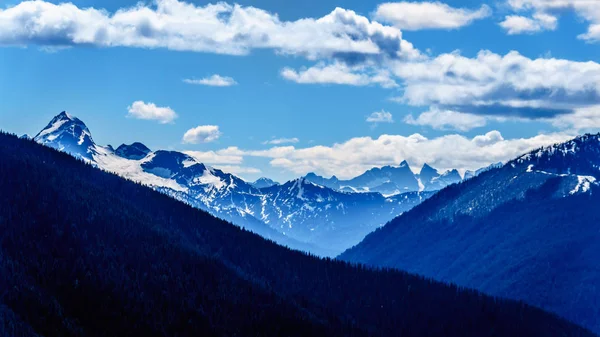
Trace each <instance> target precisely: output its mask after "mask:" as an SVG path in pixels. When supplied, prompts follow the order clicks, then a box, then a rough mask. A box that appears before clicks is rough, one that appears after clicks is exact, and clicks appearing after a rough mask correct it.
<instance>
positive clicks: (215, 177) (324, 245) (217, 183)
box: [34, 112, 432, 256]
mask: <svg viewBox="0 0 600 337" xmlns="http://www.w3.org/2000/svg"><path fill="white" fill-rule="evenodd" d="M34 139H35V141H36V142H38V143H41V144H44V145H47V146H50V147H53V148H56V149H58V150H60V151H64V152H68V153H70V154H72V155H74V156H76V157H78V158H80V159H83V160H85V161H87V162H89V163H91V164H93V165H96V166H98V167H100V168H102V169H104V170H107V171H110V172H114V173H117V174H119V175H121V176H123V177H125V178H128V179H131V180H134V181H137V182H141V183H143V184H146V185H149V186H152V187H153V188H155V189H157V190H160V191H161V192H163V193H166V194H169V195H171V196H172V197H174V198H177V199H179V200H182V201H185V202H186V203H188V204H190V205H192V206H194V207H197V208H200V209H203V210H206V211H208V212H210V213H212V214H214V215H215V216H218V217H220V218H222V219H225V220H228V221H231V222H233V223H235V224H237V225H239V226H242V227H245V228H247V229H248V230H251V231H254V232H256V233H258V234H261V235H263V236H265V237H267V238H270V239H272V240H275V241H277V242H279V243H281V244H284V245H287V246H289V247H292V248H296V249H301V250H305V251H309V252H312V253H314V254H317V255H321V256H335V255H337V254H339V253H341V252H342V251H343V250H345V249H346V248H348V247H351V246H352V245H354V244H356V243H358V242H359V241H360V240H361V239H362V238H364V236H365V235H366V234H368V233H369V232H371V231H373V230H374V229H376V228H378V227H379V226H382V225H383V224H385V223H386V222H387V221H389V220H390V219H392V218H394V217H395V216H397V215H399V214H401V213H402V212H405V211H407V210H409V209H410V208H412V207H414V206H415V205H417V204H419V203H420V202H421V201H422V200H424V199H426V198H428V197H429V196H430V195H431V194H432V193H431V192H428V191H424V192H414V191H413V192H405V193H402V194H399V195H391V196H387V197H384V196H382V195H381V194H379V193H355V192H342V191H339V190H335V189H331V188H328V187H324V186H322V185H320V184H315V183H312V182H311V181H310V180H309V179H306V178H300V179H296V180H293V181H290V182H287V183H284V184H278V183H276V182H274V181H272V180H269V179H266V178H263V179H259V180H258V181H256V182H254V183H248V182H246V181H244V180H243V179H241V178H239V177H237V176H235V175H233V174H230V173H226V172H223V171H221V170H219V169H216V168H213V167H210V166H208V165H205V164H203V163H200V162H198V161H197V160H196V159H194V158H193V157H191V156H189V155H187V154H185V153H182V152H177V151H165V150H155V151H152V150H151V149H149V148H148V147H147V146H145V145H144V144H142V143H138V142H136V143H133V144H130V145H126V144H122V145H120V146H119V147H117V149H116V150H115V149H113V148H112V147H110V146H100V145H97V144H96V143H94V141H93V139H92V137H91V133H90V131H89V129H88V128H87V126H86V125H85V124H84V123H83V122H82V121H81V120H80V119H78V118H76V117H74V116H72V115H70V114H69V113H67V112H62V113H60V114H59V115H57V116H56V117H54V118H53V119H52V121H51V122H50V123H49V124H48V125H47V126H46V127H45V128H44V129H43V130H42V131H40V132H39V133H38V135H37V136H36V137H35V138H34ZM405 169H408V170H410V169H409V168H408V167H407V166H406V168H405ZM375 171H376V170H375ZM392 171H393V170H392ZM390 172H391V171H390ZM390 174H391V173H390ZM411 174H412V173H411ZM358 179H362V178H358Z"/></svg>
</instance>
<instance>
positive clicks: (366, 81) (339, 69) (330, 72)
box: [281, 62, 398, 88]
mask: <svg viewBox="0 0 600 337" xmlns="http://www.w3.org/2000/svg"><path fill="white" fill-rule="evenodd" d="M281 76H282V77H283V78H285V79H287V80H290V81H293V82H296V83H301V84H345V85H353V86H366V85H379V86H381V87H383V88H395V87H397V86H398V84H397V83H396V82H395V81H394V80H393V79H392V78H391V77H390V74H389V72H388V71H386V70H381V69H377V70H374V69H373V68H372V67H368V66H365V65H359V66H348V65H346V64H344V63H341V62H335V63H332V64H325V63H319V64H317V65H315V66H313V67H310V68H308V69H306V68H305V69H302V70H299V71H297V70H294V69H291V68H284V69H283V70H282V71H281Z"/></svg>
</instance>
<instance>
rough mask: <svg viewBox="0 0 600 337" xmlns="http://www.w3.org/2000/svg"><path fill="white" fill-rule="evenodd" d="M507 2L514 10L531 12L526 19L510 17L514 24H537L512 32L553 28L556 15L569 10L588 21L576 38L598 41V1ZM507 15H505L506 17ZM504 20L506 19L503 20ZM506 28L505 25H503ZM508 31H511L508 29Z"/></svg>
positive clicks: (510, 0)
mask: <svg viewBox="0 0 600 337" xmlns="http://www.w3.org/2000/svg"><path fill="white" fill-rule="evenodd" d="M507 4H508V6H509V7H510V8H512V9H513V10H514V11H515V12H518V13H521V12H532V13H533V15H532V18H531V19H528V20H529V21H526V20H525V19H527V18H526V17H523V16H518V17H520V18H522V19H518V20H517V19H511V20H512V21H513V24H514V25H515V27H516V26H519V25H521V26H522V27H526V28H527V23H531V24H533V28H534V29H535V26H536V25H538V28H539V29H537V30H531V29H529V30H528V29H524V30H521V31H519V30H518V29H516V30H513V34H518V33H520V32H524V33H531V32H535V31H541V30H545V29H554V28H555V27H556V20H557V19H556V15H558V14H560V13H561V12H564V11H567V10H570V11H573V12H575V13H576V14H577V15H578V16H580V17H581V18H583V19H584V20H585V21H587V22H589V23H590V25H589V27H588V31H587V32H586V33H584V34H580V35H579V36H578V38H580V39H583V40H587V41H589V42H597V41H600V1H596V0H507ZM508 18H509V17H507V19H508ZM505 22H506V20H505ZM505 28H506V27H505ZM508 31H509V33H510V32H511V30H510V29H508Z"/></svg>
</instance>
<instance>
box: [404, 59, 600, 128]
mask: <svg viewBox="0 0 600 337" xmlns="http://www.w3.org/2000/svg"><path fill="white" fill-rule="evenodd" d="M393 72H394V74H395V75H396V76H398V77H399V78H401V79H402V80H403V83H402V84H403V87H404V89H405V90H404V93H403V95H402V96H401V97H400V98H399V100H400V101H401V102H404V103H408V104H410V105H413V106H439V107H440V109H442V110H454V111H460V112H463V113H471V114H479V115H486V116H503V117H518V118H528V119H544V118H552V117H556V116H559V115H568V114H571V113H573V112H574V110H575V109H578V108H582V107H590V106H595V105H598V104H600V64H598V63H596V62H592V61H590V62H574V61H569V60H561V59H554V58H550V59H548V58H538V59H529V58H527V57H525V56H523V55H521V54H519V53H518V52H515V51H513V52H510V53H508V54H506V55H504V56H501V55H498V54H494V53H492V52H490V51H481V52H479V53H478V55H477V57H476V58H467V57H464V56H462V55H460V54H459V53H450V54H442V55H439V56H437V57H435V58H432V59H428V60H426V61H419V62H409V63H406V62H395V65H394V66H393Z"/></svg>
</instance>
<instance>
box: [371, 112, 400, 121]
mask: <svg viewBox="0 0 600 337" xmlns="http://www.w3.org/2000/svg"><path fill="white" fill-rule="evenodd" d="M367 122H369V123H394V117H393V116H392V114H391V113H390V112H387V111H385V110H381V111H375V112H373V113H372V114H370V115H369V116H368V117H367Z"/></svg>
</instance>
